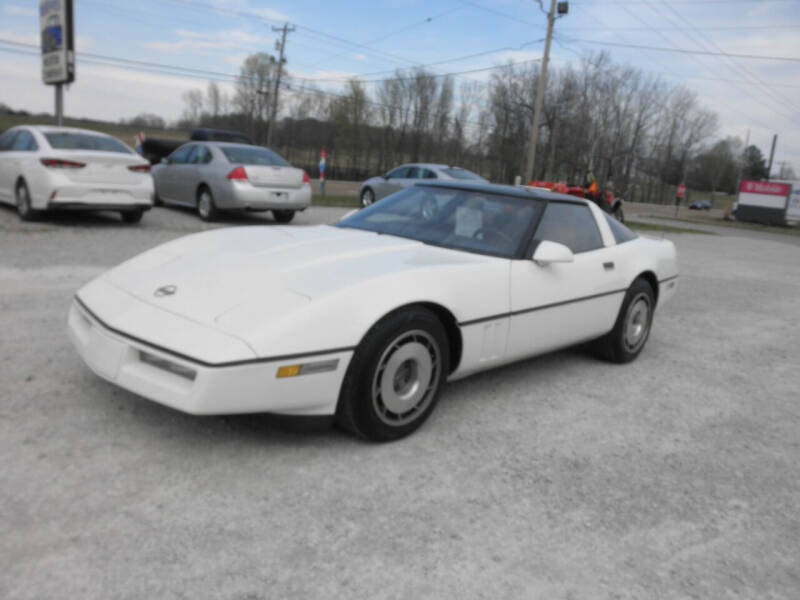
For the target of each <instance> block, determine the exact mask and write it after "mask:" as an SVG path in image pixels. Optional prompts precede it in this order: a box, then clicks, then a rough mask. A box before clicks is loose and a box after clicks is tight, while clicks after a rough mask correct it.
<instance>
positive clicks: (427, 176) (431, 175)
mask: <svg viewBox="0 0 800 600" xmlns="http://www.w3.org/2000/svg"><path fill="white" fill-rule="evenodd" d="M423 170H424V174H423V176H422V177H423V178H424V179H438V178H439V176H438V175H437V174H436V172H435V171H431V170H430V169H423Z"/></svg>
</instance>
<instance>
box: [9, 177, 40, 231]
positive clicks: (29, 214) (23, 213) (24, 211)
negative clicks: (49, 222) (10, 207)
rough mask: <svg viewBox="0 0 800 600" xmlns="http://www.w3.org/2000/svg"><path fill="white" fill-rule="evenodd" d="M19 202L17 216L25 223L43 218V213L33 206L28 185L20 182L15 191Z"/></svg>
mask: <svg viewBox="0 0 800 600" xmlns="http://www.w3.org/2000/svg"><path fill="white" fill-rule="evenodd" d="M15 195H16V200H17V214H19V218H20V219H22V220H23V221H35V220H36V219H38V218H39V217H40V216H41V214H42V213H41V211H38V210H36V209H34V208H33V207H32V206H31V194H30V192H29V191H28V184H26V183H25V182H24V181H20V182H19V183H18V184H17V187H16V190H15Z"/></svg>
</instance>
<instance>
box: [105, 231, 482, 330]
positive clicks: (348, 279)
mask: <svg viewBox="0 0 800 600" xmlns="http://www.w3.org/2000/svg"><path fill="white" fill-rule="evenodd" d="M484 258H485V257H480V256H477V255H471V254H467V253H463V252H456V251H453V250H446V249H443V248H437V247H432V246H428V245H425V244H422V243H420V242H417V241H414V240H408V239H403V238H398V237H394V236H389V235H379V234H376V233H373V232H367V231H361V230H356V229H348V228H339V227H332V226H327V225H322V226H316V227H297V226H293V227H288V226H287V227H280V226H272V227H264V226H258V227H236V228H226V229H216V230H214V231H209V232H204V233H199V234H194V235H191V236H188V237H185V238H181V239H178V240H175V241H173V242H169V243H167V244H164V245H162V246H159V247H157V248H154V249H152V250H149V251H147V252H145V253H143V254H141V255H139V256H137V257H135V258H133V259H131V260H129V261H127V262H125V263H123V264H121V265H119V266H118V267H116V268H114V269H112V270H111V271H109V272H108V273H107V274H106V275H105V276H104V277H106V278H107V280H108V281H109V282H110V283H112V284H113V285H114V286H116V287H118V288H120V289H122V290H124V291H125V292H127V293H129V294H132V295H133V296H135V297H137V298H138V299H140V300H142V301H144V302H147V303H149V304H151V305H154V306H157V307H159V308H162V309H164V310H166V311H171V312H174V313H176V314H179V315H181V316H182V317H185V318H188V319H191V320H193V321H196V322H199V323H203V324H206V325H212V326H214V327H216V328H219V329H221V330H223V331H226V332H229V333H231V334H234V335H237V336H241V337H243V338H247V337H248V327H253V325H254V323H253V317H254V316H255V315H264V316H278V315H280V316H281V318H282V319H283V318H287V317H289V316H291V315H292V314H293V313H297V312H299V311H302V310H303V309H304V307H305V306H306V305H308V304H309V303H312V302H317V301H320V300H321V299H322V298H324V297H325V296H326V295H329V294H334V293H336V291H337V290H339V289H341V288H343V287H347V286H351V285H356V284H363V282H364V281H365V280H368V279H371V278H385V277H387V276H391V275H392V274H393V273H397V272H398V271H406V270H413V269H425V268H426V267H440V266H443V265H446V264H457V263H470V262H479V261H481V260H482V259H484Z"/></svg>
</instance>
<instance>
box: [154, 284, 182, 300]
mask: <svg viewBox="0 0 800 600" xmlns="http://www.w3.org/2000/svg"><path fill="white" fill-rule="evenodd" d="M177 291H178V288H177V286H174V285H162V286H161V287H160V288H158V289H157V290H156V291H155V292H153V295H154V296H155V297H156V298H163V297H164V296H172V295H173V294H174V293H175V292H177Z"/></svg>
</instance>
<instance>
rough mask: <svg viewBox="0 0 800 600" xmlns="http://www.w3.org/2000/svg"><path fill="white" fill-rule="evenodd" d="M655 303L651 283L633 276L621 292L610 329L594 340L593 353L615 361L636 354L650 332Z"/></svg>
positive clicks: (632, 356)
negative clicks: (633, 278) (619, 305)
mask: <svg viewBox="0 0 800 600" xmlns="http://www.w3.org/2000/svg"><path fill="white" fill-rule="evenodd" d="M655 306H656V302H655V292H654V290H653V288H652V287H651V285H650V284H649V283H648V282H647V281H646V280H644V279H642V278H638V279H636V280H635V281H634V282H633V283H632V284H631V287H629V288H628V291H627V292H626V293H625V299H624V300H623V302H622V307H621V308H620V309H619V314H618V315H617V321H616V322H615V323H614V329H612V330H611V331H610V332H609V333H607V334H606V335H604V336H603V337H601V338H600V339H598V340H597V341H595V343H594V345H595V350H596V351H597V353H598V354H599V355H600V356H601V357H602V358H605V359H606V360H608V361H610V362H615V363H629V362H631V361H632V360H634V359H635V358H636V357H637V356H639V353H641V351H642V349H643V348H644V345H645V343H646V342H647V338H648V337H649V335H650V327H651V325H652V324H653V311H654V310H655Z"/></svg>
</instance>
